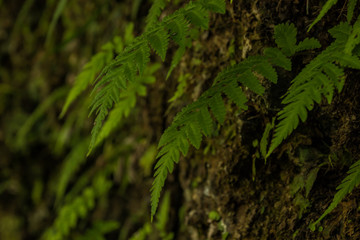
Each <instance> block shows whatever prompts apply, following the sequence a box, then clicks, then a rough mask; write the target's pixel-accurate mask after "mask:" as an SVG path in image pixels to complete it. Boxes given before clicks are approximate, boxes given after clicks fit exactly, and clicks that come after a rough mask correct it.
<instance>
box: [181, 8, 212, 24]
mask: <svg viewBox="0 0 360 240" xmlns="http://www.w3.org/2000/svg"><path fill="white" fill-rule="evenodd" d="M185 17H186V19H188V20H189V22H190V23H192V24H193V25H195V26H197V27H200V28H202V29H208V28H209V12H208V11H207V10H206V9H205V8H204V7H203V6H202V5H201V4H199V3H193V4H189V6H188V11H186V12H185Z"/></svg>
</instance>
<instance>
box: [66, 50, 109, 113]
mask: <svg viewBox="0 0 360 240" xmlns="http://www.w3.org/2000/svg"><path fill="white" fill-rule="evenodd" d="M101 50H102V51H101V52H99V53H97V54H96V55H94V56H93V57H92V58H91V60H90V62H88V63H87V64H86V65H85V66H84V68H83V70H82V71H81V73H80V74H79V75H78V76H77V77H76V81H75V85H74V86H73V87H72V88H71V90H70V92H69V94H68V96H67V97H66V101H65V104H64V106H63V109H62V111H61V114H60V117H61V118H62V117H64V115H65V113H66V112H67V110H68V109H69V107H70V105H71V104H72V103H73V102H74V101H75V99H76V98H77V97H78V96H79V95H80V94H81V93H82V92H83V91H85V89H86V88H87V87H88V86H89V84H90V83H91V82H93V81H94V80H95V77H96V74H97V73H99V72H100V71H101V69H103V68H104V67H105V65H106V64H108V63H109V62H110V61H111V59H112V57H113V53H112V50H113V45H112V44H111V43H107V44H105V45H104V46H103V47H102V48H101Z"/></svg>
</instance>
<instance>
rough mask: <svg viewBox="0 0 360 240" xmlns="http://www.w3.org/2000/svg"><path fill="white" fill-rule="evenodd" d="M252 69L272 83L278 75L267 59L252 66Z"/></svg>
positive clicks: (275, 81)
mask: <svg viewBox="0 0 360 240" xmlns="http://www.w3.org/2000/svg"><path fill="white" fill-rule="evenodd" d="M254 71H255V72H257V73H259V74H261V75H262V76H264V77H265V78H267V79H269V80H270V81H271V82H272V83H275V84H276V83H277V80H278V75H277V73H276V70H275V69H274V68H273V66H272V65H271V64H270V63H269V62H268V61H261V62H260V63H259V64H256V65H255V66H254Z"/></svg>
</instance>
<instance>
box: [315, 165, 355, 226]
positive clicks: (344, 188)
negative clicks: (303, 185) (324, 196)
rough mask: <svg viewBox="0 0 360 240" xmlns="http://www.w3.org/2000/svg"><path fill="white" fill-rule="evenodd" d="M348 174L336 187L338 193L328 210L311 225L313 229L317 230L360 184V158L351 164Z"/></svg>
mask: <svg viewBox="0 0 360 240" xmlns="http://www.w3.org/2000/svg"><path fill="white" fill-rule="evenodd" d="M347 174H348V175H347V176H346V177H345V178H344V180H342V182H341V184H340V185H339V186H338V187H337V188H336V190H338V191H337V193H336V194H335V196H334V199H333V200H332V202H331V204H330V206H329V207H328V208H327V209H326V211H325V212H324V213H323V214H322V215H321V216H320V218H319V219H317V220H316V221H315V222H314V223H312V224H311V225H310V228H311V230H313V231H314V230H315V226H316V225H317V224H318V223H319V222H320V221H321V220H322V219H323V218H324V217H325V216H326V215H328V214H329V213H330V212H331V211H332V210H334V208H335V207H336V206H337V205H338V204H339V203H340V202H341V201H342V200H343V199H344V197H345V196H346V195H347V194H349V193H351V192H352V190H353V189H354V188H355V187H357V186H359V184H360V160H359V161H357V162H355V163H354V164H353V165H351V166H350V169H349V171H348V172H347Z"/></svg>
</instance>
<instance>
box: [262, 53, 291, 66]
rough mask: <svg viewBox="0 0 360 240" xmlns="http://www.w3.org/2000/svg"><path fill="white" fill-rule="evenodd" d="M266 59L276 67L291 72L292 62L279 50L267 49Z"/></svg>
mask: <svg viewBox="0 0 360 240" xmlns="http://www.w3.org/2000/svg"><path fill="white" fill-rule="evenodd" d="M264 55H265V58H266V59H268V61H269V62H270V63H271V64H272V65H275V66H279V67H282V68H284V69H285V70H288V71H291V61H290V60H289V59H288V58H287V57H286V56H285V55H284V54H283V53H282V52H281V51H280V50H279V49H277V48H265V50H264Z"/></svg>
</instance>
